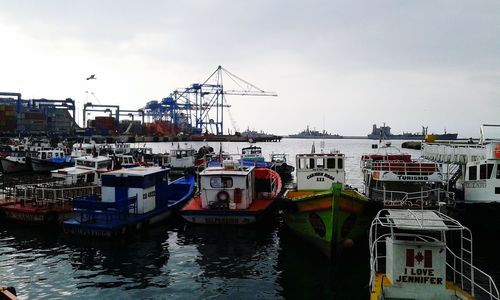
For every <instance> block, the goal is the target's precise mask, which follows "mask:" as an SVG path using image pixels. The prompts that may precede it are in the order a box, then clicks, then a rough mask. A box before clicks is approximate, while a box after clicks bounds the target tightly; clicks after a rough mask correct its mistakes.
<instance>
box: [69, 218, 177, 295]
mask: <svg viewBox="0 0 500 300" xmlns="http://www.w3.org/2000/svg"><path fill="white" fill-rule="evenodd" d="M166 240H168V230H167V228H166V226H161V227H157V228H156V229H155V230H154V231H150V232H149V233H141V234H139V235H136V236H132V237H127V238H123V239H116V240H99V239H97V240H96V239H82V238H75V237H66V243H67V245H68V250H69V253H70V255H69V258H70V264H71V266H72V267H73V269H74V272H75V275H74V278H75V279H76V280H77V281H78V284H77V288H78V289H81V288H89V287H97V288H112V287H120V286H123V287H124V288H125V289H143V288H146V287H167V286H168V285H169V276H168V273H165V272H163V270H162V268H163V266H165V265H166V264H167V262H168V259H169V256H170V254H169V251H168V243H166V242H165V241H166ZM162 241H163V242H162ZM104 275H105V276H104ZM98 278H99V280H95V279H98ZM160 278H161V279H160Z"/></svg>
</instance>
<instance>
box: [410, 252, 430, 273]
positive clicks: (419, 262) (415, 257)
mask: <svg viewBox="0 0 500 300" xmlns="http://www.w3.org/2000/svg"><path fill="white" fill-rule="evenodd" d="M416 252H417V253H416V254H415V249H406V266H407V267H412V268H413V267H422V266H423V267H424V268H432V250H424V251H423V253H422V251H421V250H417V251H416Z"/></svg>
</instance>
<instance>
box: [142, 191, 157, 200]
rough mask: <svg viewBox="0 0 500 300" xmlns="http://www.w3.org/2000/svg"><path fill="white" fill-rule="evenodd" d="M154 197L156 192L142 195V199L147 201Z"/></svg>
mask: <svg viewBox="0 0 500 300" xmlns="http://www.w3.org/2000/svg"><path fill="white" fill-rule="evenodd" d="M154 196H156V191H151V192H149V193H145V194H142V199H147V198H151V197H154Z"/></svg>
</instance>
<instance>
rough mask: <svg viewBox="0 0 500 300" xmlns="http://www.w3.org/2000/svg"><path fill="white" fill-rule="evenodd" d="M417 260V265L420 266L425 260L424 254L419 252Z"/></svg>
mask: <svg viewBox="0 0 500 300" xmlns="http://www.w3.org/2000/svg"><path fill="white" fill-rule="evenodd" d="M415 259H416V260H417V263H418V264H420V263H421V262H422V261H423V260H424V256H423V255H422V252H420V251H418V253H417V255H415Z"/></svg>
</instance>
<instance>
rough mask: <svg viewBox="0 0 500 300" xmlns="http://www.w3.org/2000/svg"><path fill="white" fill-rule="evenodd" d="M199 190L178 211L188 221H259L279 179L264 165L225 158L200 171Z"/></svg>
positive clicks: (271, 201)
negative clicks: (248, 164) (220, 163)
mask: <svg viewBox="0 0 500 300" xmlns="http://www.w3.org/2000/svg"><path fill="white" fill-rule="evenodd" d="M199 185H200V190H199V192H198V193H197V194H196V195H195V196H194V197H193V199H191V200H190V201H189V202H188V203H187V205H186V206H185V207H184V208H182V210H181V211H180V214H181V216H182V217H183V218H184V219H186V220H187V221H188V222H191V223H198V224H235V225H245V224H251V223H255V222H256V221H258V220H260V219H261V218H262V217H263V215H264V214H265V213H266V212H269V211H270V210H272V208H273V206H274V205H273V204H274V203H275V201H274V200H275V199H276V198H277V197H278V195H279V193H280V192H281V187H282V183H281V178H280V176H279V175H278V173H276V172H275V171H273V170H271V169H267V168H255V167H247V166H239V165H237V164H236V163H235V162H233V161H225V162H224V163H223V164H222V166H221V167H220V166H219V167H208V168H206V169H205V170H203V171H202V172H201V173H200V181H199Z"/></svg>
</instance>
